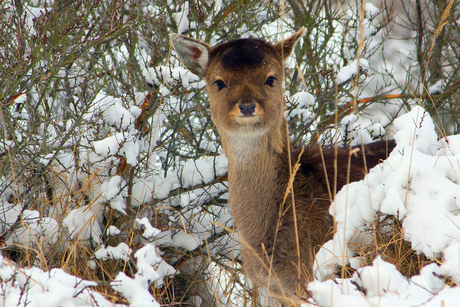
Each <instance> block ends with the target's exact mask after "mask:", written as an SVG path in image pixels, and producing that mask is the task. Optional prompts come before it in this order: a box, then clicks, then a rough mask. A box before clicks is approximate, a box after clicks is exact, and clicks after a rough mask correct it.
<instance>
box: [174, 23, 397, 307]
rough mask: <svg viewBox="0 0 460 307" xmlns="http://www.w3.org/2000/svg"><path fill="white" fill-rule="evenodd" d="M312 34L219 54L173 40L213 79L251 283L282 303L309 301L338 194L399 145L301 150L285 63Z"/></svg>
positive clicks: (226, 48)
mask: <svg viewBox="0 0 460 307" xmlns="http://www.w3.org/2000/svg"><path fill="white" fill-rule="evenodd" d="M304 32H305V29H304V28H302V29H300V30H298V31H297V32H296V33H294V34H293V35H292V36H290V37H289V38H287V39H284V40H281V41H280V42H278V43H276V44H271V43H269V42H266V41H265V40H262V39H256V38H246V39H237V40H232V41H229V42H226V43H224V44H221V45H218V46H216V47H211V46H210V45H208V44H207V43H205V42H202V41H199V40H196V39H193V38H190V37H187V36H184V35H180V34H175V33H173V34H171V35H170V41H171V44H172V46H173V48H174V50H175V51H176V54H177V57H178V58H179V60H180V61H181V62H182V64H183V65H184V66H185V67H186V68H187V69H188V70H189V71H190V72H192V73H193V74H195V75H197V76H199V77H200V78H204V80H205V82H206V90H207V93H208V97H209V102H210V112H211V118H212V120H213V122H214V124H215V126H216V128H217V129H218V131H219V134H220V137H221V143H222V148H223V151H224V152H225V155H226V156H227V158H228V191H229V204H230V209H231V213H232V217H233V220H234V225H235V226H236V229H237V230H238V231H239V234H240V238H241V239H240V240H241V242H242V245H243V248H242V263H243V268H244V272H245V274H246V276H248V277H249V278H250V279H251V281H252V282H254V283H255V284H256V285H258V286H260V287H266V288H267V289H268V292H269V293H270V295H271V296H273V297H275V298H278V299H279V300H280V301H281V302H282V304H283V306H286V305H290V304H294V305H298V304H299V303H301V302H303V301H304V299H305V298H306V297H307V296H308V292H307V291H306V285H307V283H308V282H310V281H312V280H313V278H314V277H313V264H314V259H315V253H316V251H317V250H318V248H319V247H320V246H321V245H323V244H324V243H326V242H327V241H328V240H330V239H331V238H332V236H333V234H334V219H333V217H332V216H331V215H330V214H329V207H330V205H331V202H332V200H333V197H334V195H333V193H334V191H339V190H340V189H341V188H342V187H343V186H344V185H346V184H347V183H349V182H353V181H358V180H361V179H363V178H364V176H365V174H366V172H367V170H368V169H370V168H372V167H374V166H376V165H377V164H379V162H380V161H381V160H384V159H385V158H386V157H387V156H388V154H389V152H390V151H391V150H392V149H393V148H394V147H395V144H394V141H377V142H374V143H370V144H367V145H366V146H358V147H351V148H350V147H349V148H344V147H338V146H332V147H330V148H326V147H324V148H322V147H321V146H319V145H318V144H312V143H311V142H310V144H308V145H305V146H295V145H294V144H292V143H291V142H290V141H289V136H288V129H287V126H286V119H285V117H284V109H285V104H286V102H285V98H284V96H283V92H284V89H283V81H284V62H285V60H286V59H287V58H288V57H289V56H290V55H291V53H292V51H293V49H294V47H295V45H296V43H297V42H298V41H299V40H300V39H301V37H302V36H303V34H304Z"/></svg>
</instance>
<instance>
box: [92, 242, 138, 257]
mask: <svg viewBox="0 0 460 307" xmlns="http://www.w3.org/2000/svg"><path fill="white" fill-rule="evenodd" d="M132 252H133V251H132V250H131V248H130V247H129V246H128V245H127V244H126V243H124V242H121V243H120V244H118V246H116V247H113V246H107V247H103V246H101V247H100V248H99V249H98V250H97V251H96V252H95V253H94V256H95V257H96V259H102V260H108V259H119V260H123V261H125V260H127V259H128V258H129V256H130V255H131V253H132Z"/></svg>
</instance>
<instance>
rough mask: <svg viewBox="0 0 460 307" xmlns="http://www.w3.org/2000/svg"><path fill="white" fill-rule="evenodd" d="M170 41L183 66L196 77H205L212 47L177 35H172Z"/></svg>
mask: <svg viewBox="0 0 460 307" xmlns="http://www.w3.org/2000/svg"><path fill="white" fill-rule="evenodd" d="M170 40H171V44H172V46H173V47H174V50H176V52H177V55H178V57H179V59H180V60H181V62H182V64H184V66H185V67H187V69H188V70H190V71H191V72H192V73H194V74H195V75H198V76H199V77H201V78H202V77H204V73H205V71H206V66H208V62H209V55H210V54H211V50H212V48H211V46H209V45H208V44H206V43H204V42H201V41H199V40H196V39H193V38H190V37H187V36H184V35H180V34H176V33H173V34H171V35H170Z"/></svg>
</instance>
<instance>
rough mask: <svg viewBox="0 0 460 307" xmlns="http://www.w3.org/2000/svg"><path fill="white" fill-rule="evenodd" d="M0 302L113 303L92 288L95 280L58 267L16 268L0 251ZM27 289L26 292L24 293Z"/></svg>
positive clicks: (9, 306) (104, 305) (39, 306)
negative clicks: (82, 277)
mask: <svg viewBox="0 0 460 307" xmlns="http://www.w3.org/2000/svg"><path fill="white" fill-rule="evenodd" d="M0 279H1V280H2V287H1V288H0V297H2V299H0V306H2V307H3V306H4V307H12V306H37V307H42V306H43V307H47V306H49V307H53V306H100V307H109V306H110V307H115V306H121V305H115V304H113V303H110V302H109V301H107V300H106V299H105V298H104V297H103V296H102V295H101V294H99V293H98V292H96V291H94V290H92V289H91V288H90V287H91V286H96V285H97V283H95V282H92V281H88V280H84V279H81V278H78V277H75V276H72V275H70V274H68V273H66V272H64V271H63V270H62V269H51V270H50V271H49V272H45V271H43V270H41V269H39V268H31V269H27V268H18V267H17V266H16V264H15V263H14V262H12V261H9V260H7V259H5V258H4V257H3V256H2V255H0ZM24 293H27V295H24Z"/></svg>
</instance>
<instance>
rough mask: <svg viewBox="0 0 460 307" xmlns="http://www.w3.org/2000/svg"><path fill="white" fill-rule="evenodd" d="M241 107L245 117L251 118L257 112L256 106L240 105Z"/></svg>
mask: <svg viewBox="0 0 460 307" xmlns="http://www.w3.org/2000/svg"><path fill="white" fill-rule="evenodd" d="M238 106H239V107H240V111H241V113H242V114H243V116H251V115H254V111H255V110H256V104H255V103H253V104H240V105H238Z"/></svg>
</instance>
